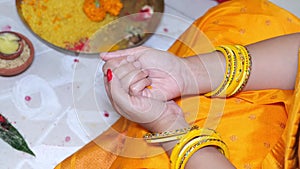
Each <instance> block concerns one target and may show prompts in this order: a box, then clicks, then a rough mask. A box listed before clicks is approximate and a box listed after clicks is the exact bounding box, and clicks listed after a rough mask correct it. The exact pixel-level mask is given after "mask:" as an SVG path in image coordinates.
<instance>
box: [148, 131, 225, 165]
mask: <svg viewBox="0 0 300 169" xmlns="http://www.w3.org/2000/svg"><path fill="white" fill-rule="evenodd" d="M144 139H145V140H146V141H147V142H148V143H162V142H168V141H174V140H179V142H178V143H177V144H176V145H175V147H174V148H173V151H172V154H171V156H170V160H171V161H170V162H171V168H172V169H183V168H184V167H185V165H186V163H187V161H188V160H189V159H190V157H191V156H192V155H193V154H194V153H195V152H196V151H198V150H199V149H201V148H204V147H207V146H214V147H216V148H217V149H218V150H219V151H220V152H221V153H222V154H223V155H225V157H227V158H229V152H228V148H227V146H226V144H225V143H224V142H223V141H222V140H221V137H220V136H219V134H218V133H217V132H216V131H214V130H212V129H202V128H199V127H198V126H193V127H189V128H184V129H179V130H175V131H168V132H163V133H147V134H145V135H144Z"/></svg>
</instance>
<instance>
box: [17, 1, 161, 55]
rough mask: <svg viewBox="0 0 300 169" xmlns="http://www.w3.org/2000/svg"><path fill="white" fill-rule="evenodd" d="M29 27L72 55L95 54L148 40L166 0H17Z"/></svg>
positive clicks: (24, 20)
mask: <svg viewBox="0 0 300 169" xmlns="http://www.w3.org/2000/svg"><path fill="white" fill-rule="evenodd" d="M16 6H17V11H18V14H19V16H20V18H21V20H22V21H23V23H24V24H25V25H26V27H27V28H28V29H29V30H30V31H31V32H32V33H33V34H35V35H36V36H37V37H38V38H39V39H40V40H42V41H43V42H44V43H46V44H47V45H49V46H51V47H53V48H55V49H57V50H59V51H62V52H66V53H69V54H80V53H84V54H95V53H99V52H102V51H109V50H116V49H125V48H129V47H134V46H138V45H141V44H142V43H144V42H145V41H146V40H147V39H148V38H149V37H150V36H151V34H152V33H153V32H154V31H155V29H156V28H157V26H158V24H159V22H160V19H161V17H160V16H161V15H155V13H162V12H163V11H164V1H163V0H76V1H74V0H64V1H58V0H16Z"/></svg>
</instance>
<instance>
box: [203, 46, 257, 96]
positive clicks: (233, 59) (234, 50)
mask: <svg viewBox="0 0 300 169" xmlns="http://www.w3.org/2000/svg"><path fill="white" fill-rule="evenodd" d="M216 50H217V51H219V52H221V53H222V54H223V55H224V57H225V59H226V71H225V75H224V79H223V81H222V83H221V84H220V85H219V87H217V88H216V89H215V90H213V91H211V92H209V93H206V94H205V96H207V97H213V96H215V97H230V96H233V95H235V94H236V93H238V92H240V91H242V90H243V88H244V87H245V85H246V84H247V81H248V79H249V76H250V72H251V65H252V61H251V55H250V54H249V52H248V50H247V48H246V47H245V46H242V45H221V46H218V47H216Z"/></svg>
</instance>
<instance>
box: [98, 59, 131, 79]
mask: <svg viewBox="0 0 300 169" xmlns="http://www.w3.org/2000/svg"><path fill="white" fill-rule="evenodd" d="M127 63H128V62H127V60H126V57H120V58H116V59H111V60H109V61H107V62H105V64H104V65H103V67H102V71H103V73H104V75H106V72H107V70H108V69H111V70H115V69H117V68H118V67H120V66H122V65H124V64H127Z"/></svg>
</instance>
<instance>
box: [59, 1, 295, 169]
mask: <svg viewBox="0 0 300 169" xmlns="http://www.w3.org/2000/svg"><path fill="white" fill-rule="evenodd" d="M193 26H194V27H197V28H198V29H199V30H201V31H202V32H203V33H204V34H205V35H206V37H207V38H208V39H209V40H210V42H211V43H212V44H213V45H214V46H217V45H221V44H243V45H246V44H250V43H254V42H257V41H260V40H263V39H267V38H271V37H275V36H279V35H284V34H290V33H295V32H300V19H299V18H297V17H296V16H294V15H292V14H290V13H289V12H287V11H286V10H284V9H282V8H279V7H278V6H276V5H274V4H272V3H271V2H269V1H266V0H231V1H227V2H224V3H222V4H220V5H218V6H216V7H214V8H212V9H210V10H209V11H208V12H207V13H206V14H205V15H204V16H202V17H201V18H199V19H198V20H196V21H195V22H194V24H193ZM198 36H202V35H197V32H195V31H193V30H192V29H191V28H190V29H188V30H187V31H186V32H185V33H184V34H183V35H182V36H181V37H180V38H179V39H178V40H177V41H176V42H175V43H174V45H173V46H172V47H171V48H170V50H169V51H170V52H173V53H174V54H176V55H178V56H180V57H188V56H191V55H194V54H196V53H201V52H207V51H209V50H211V49H210V48H209V47H205V46H203V45H200V44H201V42H202V40H203V38H198ZM201 39H202V40H201ZM183 41H184V42H185V43H183ZM298 72H299V73H300V69H299V71H298ZM299 83H300V74H298V76H297V83H296V85H295V90H279V89H270V90H262V91H246V92H242V93H239V94H238V95H236V96H234V97H232V98H227V99H216V98H213V99H210V98H206V97H204V96H194V97H189V98H184V99H181V100H178V104H179V105H180V106H181V107H182V109H183V111H184V112H185V117H186V119H187V120H188V121H189V122H191V123H196V124H198V125H199V126H209V127H214V128H215V129H216V130H217V131H218V132H219V133H220V134H221V137H222V138H223V140H224V142H225V143H226V144H227V146H228V148H229V151H230V161H231V162H232V163H233V164H234V165H235V166H236V167H237V168H241V169H242V168H244V169H254V168H264V169H265V168H270V169H276V168H278V169H279V168H285V169H293V168H296V166H297V165H298V160H297V151H298V150H297V149H298V138H299V132H298V130H299V128H298V127H299V120H300V84H299ZM146 132H147V131H146V130H144V129H143V128H142V127H140V126H139V125H138V124H136V123H134V122H131V121H128V120H126V119H124V118H120V119H119V120H118V121H117V122H116V123H115V124H114V125H113V126H112V127H111V128H110V129H108V130H107V131H106V132H104V133H103V134H101V135H100V136H99V137H98V138H96V139H95V140H94V141H92V142H90V143H89V144H87V145H86V146H84V147H83V148H82V149H80V150H79V151H78V152H76V153H74V154H73V155H72V156H70V157H68V158H67V159H66V160H64V161H63V162H61V163H60V164H58V165H57V166H56V169H82V168H84V169H86V168H91V169H102V168H103V169H108V168H112V169H115V168H122V169H134V168H157V169H167V168H170V166H169V158H168V156H167V154H166V153H165V152H164V151H163V149H162V148H161V147H160V146H158V145H148V144H147V143H145V142H143V140H142V136H143V135H144V134H145V133H146Z"/></svg>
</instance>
